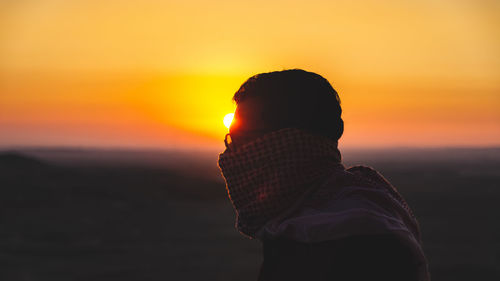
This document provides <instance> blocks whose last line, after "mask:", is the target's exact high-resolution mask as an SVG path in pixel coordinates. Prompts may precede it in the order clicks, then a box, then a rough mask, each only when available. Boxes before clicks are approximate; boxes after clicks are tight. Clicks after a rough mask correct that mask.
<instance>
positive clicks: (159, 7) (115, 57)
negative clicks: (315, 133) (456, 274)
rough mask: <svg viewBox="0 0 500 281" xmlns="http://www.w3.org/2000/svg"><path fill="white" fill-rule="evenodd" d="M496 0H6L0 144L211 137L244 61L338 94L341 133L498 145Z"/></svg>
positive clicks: (192, 141)
mask: <svg viewBox="0 0 500 281" xmlns="http://www.w3.org/2000/svg"><path fill="white" fill-rule="evenodd" d="M498 30H500V2H498V1H486V0H481V1H477V0H476V1H473V0H470V1H463V0H462V1H461V0H432V1H431V0H419V1H417V0H404V1H401V0H399V1H380V0H377V1H375V0H373V1H352V0H351V1H312V0H309V1H293V0H287V1H234V0H233V1H186V0H183V1H180V0H179V1H152V0H146V1H144V0H143V1H131V0H128V1H127V0H121V1H89V0H80V1H78V0H75V1H62V0H61V1H56V0H53V1H49V0H46V1H43V0H39V1H22V0H20V1H1V2H0V42H1V44H0V146H13V145H67V146H72V145H77V146H106V147H114V146H121V147H129V146H132V147H185V148H189V147H194V146H197V147H207V146H217V145H220V144H221V142H220V141H219V140H220V139H222V138H223V136H224V134H225V132H226V130H227V129H226V128H225V127H224V125H223V123H222V118H223V117H224V115H225V114H226V113H229V112H231V111H233V110H234V105H233V104H232V102H231V97H232V94H233V93H234V92H235V91H236V90H237V89H238V87H239V86H240V85H241V83H243V82H244V80H245V79H246V78H248V77H249V76H251V75H253V74H256V73H259V72H267V71H272V70H281V69H285V68H303V69H306V70H309V71H314V72H317V73H319V74H321V75H323V76H325V77H326V78H327V79H328V80H329V81H330V82H331V83H332V84H333V86H334V88H335V89H337V91H338V92H339V94H340V97H341V99H342V105H343V109H344V115H343V117H344V120H345V123H346V131H345V135H344V137H343V139H342V140H341V144H342V145H344V146H346V147H347V146H453V145H468V146H476V145H480V146H484V145H499V144H500V113H499V111H500V110H499V109H500V51H499V50H500V36H498Z"/></svg>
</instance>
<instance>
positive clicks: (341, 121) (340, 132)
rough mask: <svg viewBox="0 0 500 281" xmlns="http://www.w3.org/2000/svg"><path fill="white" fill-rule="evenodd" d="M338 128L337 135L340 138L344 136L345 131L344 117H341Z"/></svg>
mask: <svg viewBox="0 0 500 281" xmlns="http://www.w3.org/2000/svg"><path fill="white" fill-rule="evenodd" d="M337 128H339V130H338V135H337V140H338V139H340V137H342V134H343V133H344V120H342V118H339V121H338V124H337Z"/></svg>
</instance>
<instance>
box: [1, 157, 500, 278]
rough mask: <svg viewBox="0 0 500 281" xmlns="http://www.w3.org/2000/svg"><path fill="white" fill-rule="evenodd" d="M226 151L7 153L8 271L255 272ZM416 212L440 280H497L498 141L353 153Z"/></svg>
mask: <svg viewBox="0 0 500 281" xmlns="http://www.w3.org/2000/svg"><path fill="white" fill-rule="evenodd" d="M217 157H218V152H217V151H174V150H172V151H155V150H102V149H101V150H99V149H95V150H92V149H77V148H52V149H48V148H23V149H11V150H4V151H0V202H1V204H0V279H1V280H9V281H11V280H12V281H17V280H50V281H56V280H65V281H67V280H120V281H126V280H242V281H245V280H256V278H257V274H258V270H259V267H260V263H261V253H260V251H261V246H260V244H259V242H258V241H255V240H248V239H246V238H244V237H242V236H241V235H239V233H238V232H237V231H236V230H235V228H234V211H233V209H232V207H231V204H230V202H229V200H228V199H227V197H226V190H225V186H224V182H223V180H222V178H221V176H220V172H219V170H218V167H217ZM343 158H344V164H346V166H350V165H355V164H364V165H369V166H372V167H374V168H375V169H377V170H379V171H380V172H381V173H382V174H383V175H384V176H385V177H386V178H387V179H388V180H390V181H391V182H392V183H393V184H394V185H395V186H396V187H397V188H398V189H399V190H400V192H401V193H402V194H403V195H404V196H405V198H406V199H407V201H408V203H409V204H410V206H411V207H412V208H413V210H414V212H415V215H416V216H417V218H418V219H419V222H420V225H421V228H422V232H423V241H424V249H425V251H426V253H427V256H428V259H429V262H430V266H431V274H432V276H431V277H432V279H433V280H449V281H452V280H453V281H459V280H500V205H499V203H500V184H499V183H500V148H449V149H392V150H387V149H386V150H345V151H343Z"/></svg>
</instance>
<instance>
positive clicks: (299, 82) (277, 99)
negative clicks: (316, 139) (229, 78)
mask: <svg viewBox="0 0 500 281" xmlns="http://www.w3.org/2000/svg"><path fill="white" fill-rule="evenodd" d="M233 100H234V101H235V102H236V105H237V107H236V112H235V117H234V121H233V123H232V125H231V127H230V129H229V132H230V135H231V139H232V140H233V142H235V144H238V143H245V142H246V141H250V140H252V139H254V138H256V137H259V136H261V135H263V134H265V133H268V132H271V131H275V130H279V129H283V128H298V129H302V130H305V131H308V132H310V133H313V134H317V135H321V136H326V137H328V138H331V139H333V140H335V141H336V140H338V139H339V138H340V137H341V136H342V133H343V131H344V122H343V121H342V118H341V114H342V109H341V107H340V99H339V96H338V94H337V92H336V91H335V90H334V89H333V87H332V86H331V85H330V83H329V82H328V81H327V80H326V79H325V78H323V77H322V76H320V75H318V74H316V73H312V72H308V71H304V70H301V69H290V70H283V71H274V72H269V73H261V74H257V75H254V76H252V77H250V78H249V79H248V80H247V81H246V82H245V83H243V85H241V87H240V89H239V90H238V91H237V92H236V93H235V94H234V97H233Z"/></svg>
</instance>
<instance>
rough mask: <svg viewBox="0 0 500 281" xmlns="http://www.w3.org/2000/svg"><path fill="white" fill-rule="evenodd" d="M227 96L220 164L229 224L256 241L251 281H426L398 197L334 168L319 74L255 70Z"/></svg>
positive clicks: (376, 178)
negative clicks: (231, 108)
mask: <svg viewBox="0 0 500 281" xmlns="http://www.w3.org/2000/svg"><path fill="white" fill-rule="evenodd" d="M233 99H234V101H235V102H236V104H237V108H236V112H235V117H234V121H233V123H232V125H231V127H230V129H229V134H227V135H226V140H225V142H226V150H225V151H224V152H223V153H222V154H221V155H220V157H219V167H220V168H221V171H222V174H223V176H224V178H225V180H226V184H227V190H228V194H229V197H230V199H231V201H232V203H233V206H234V208H235V210H236V214H237V220H236V227H237V228H238V230H239V231H240V232H241V233H242V234H244V235H246V236H248V237H250V238H257V239H259V240H261V241H262V242H263V254H264V259H263V264H262V267H261V271H260V274H259V280H261V281H277V280H311V281H315V280H418V281H423V280H429V274H428V269H427V262H426V259H425V256H424V253H423V251H422V248H421V242H420V230H419V227H418V223H417V221H416V219H415V217H414V216H413V214H412V212H411V210H410V208H409V207H408V205H407V204H406V202H405V201H404V199H403V198H402V197H401V196H400V194H399V193H398V192H397V190H396V189H395V188H394V187H393V186H392V185H391V184H390V183H389V182H388V181H387V180H385V178H384V177H382V176H381V175H380V174H379V173H378V172H377V171H375V170H373V169H371V168H368V167H363V166H356V167H352V168H349V169H346V168H345V167H344V166H343V165H342V163H341V155H340V152H339V150H338V149H337V144H338V140H339V138H340V137H341V136H342V133H343V130H344V123H343V120H342V118H341V113H342V109H341V107H340V99H339V97H338V94H337V92H336V91H335V90H334V89H333V88H332V86H331V85H330V83H329V82H328V81H327V80H326V79H325V78H323V77H322V76H320V75H318V74H315V73H312V72H307V71H304V70H300V69H291V70H284V71H276V72H270V73H262V74H258V75H255V76H253V77H251V78H249V79H248V80H247V81H246V82H245V83H243V85H242V86H241V87H240V89H239V90H238V91H237V92H236V94H235V95H234V97H233ZM368 141H369V140H368Z"/></svg>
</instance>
